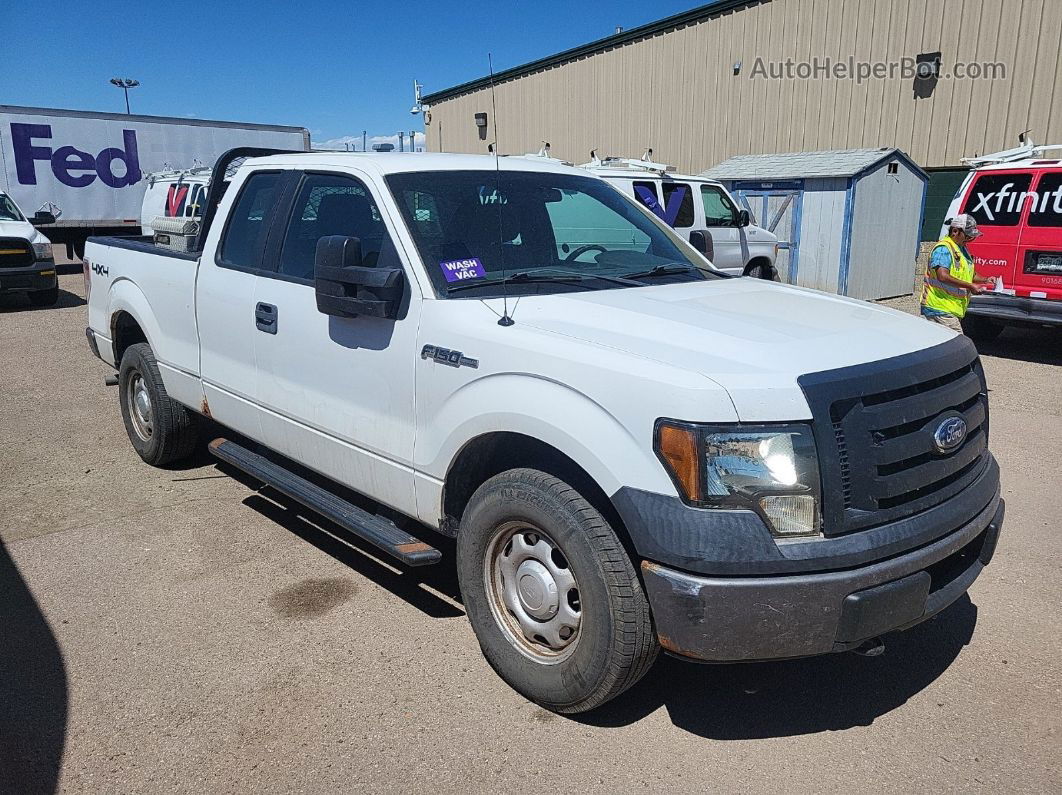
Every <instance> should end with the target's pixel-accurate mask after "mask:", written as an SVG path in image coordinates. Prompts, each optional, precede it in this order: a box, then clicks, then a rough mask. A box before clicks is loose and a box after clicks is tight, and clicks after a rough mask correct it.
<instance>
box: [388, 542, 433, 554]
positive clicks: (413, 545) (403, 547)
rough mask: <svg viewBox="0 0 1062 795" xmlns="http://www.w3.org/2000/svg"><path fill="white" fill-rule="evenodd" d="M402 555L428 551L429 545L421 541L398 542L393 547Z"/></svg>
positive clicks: (429, 549)
mask: <svg viewBox="0 0 1062 795" xmlns="http://www.w3.org/2000/svg"><path fill="white" fill-rule="evenodd" d="M395 549H396V550H398V551H399V552H400V553H402V554H403V555H412V554H414V553H417V552H429V551H431V547H430V546H429V545H427V544H425V543H424V542H423V541H414V542H410V543H408V544H399V545H398V546H396V547H395Z"/></svg>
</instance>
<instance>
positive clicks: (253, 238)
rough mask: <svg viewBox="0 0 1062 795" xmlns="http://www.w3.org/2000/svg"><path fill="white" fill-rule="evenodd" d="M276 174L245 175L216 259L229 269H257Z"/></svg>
mask: <svg viewBox="0 0 1062 795" xmlns="http://www.w3.org/2000/svg"><path fill="white" fill-rule="evenodd" d="M280 177H281V175H280V173H279V172H276V171H271V172H259V173H256V174H252V175H251V176H250V177H248V178H247V181H246V182H245V183H244V184H243V188H242V189H241V190H240V195H239V197H238V198H237V199H236V203H235V204H234V205H233V207H232V211H231V212H230V213H229V221H228V226H226V228H225V238H224V239H223V240H222V241H221V250H220V252H219V254H218V262H219V264H221V265H227V266H229V267H233V268H254V269H257V268H260V267H261V263H262V248H263V246H264V245H265V237H266V229H267V228H268V226H269V224H268V220H269V215H270V211H271V210H272V209H273V202H274V200H275V196H276V193H277V189H278V188H279V185H280Z"/></svg>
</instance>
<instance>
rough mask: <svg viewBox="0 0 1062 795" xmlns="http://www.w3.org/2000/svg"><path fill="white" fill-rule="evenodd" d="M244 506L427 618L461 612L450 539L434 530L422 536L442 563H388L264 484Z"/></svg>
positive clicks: (351, 534)
mask: <svg viewBox="0 0 1062 795" xmlns="http://www.w3.org/2000/svg"><path fill="white" fill-rule="evenodd" d="M243 503H244V505H246V506H247V507H249V508H252V509H254V510H255V511H258V513H260V514H262V515H263V516H264V517H266V518H267V519H269V520H270V521H272V522H275V523H276V524H278V525H280V526H281V527H283V528H285V529H286V530H288V531H290V532H291V533H293V534H294V535H296V536H298V537H299V538H301V539H302V540H303V541H306V542H307V543H309V544H312V545H313V546H315V547H317V549H319V550H321V551H322V552H324V553H325V554H326V555H329V556H331V557H333V558H335V559H336V560H337V561H339V562H340V563H342V564H343V565H345V566H347V567H349V568H350V569H351V570H352V571H354V572H356V573H357V574H359V575H361V576H362V577H364V578H365V579H367V580H369V581H370V582H374V583H376V584H377V585H379V586H380V587H381V588H386V589H387V590H388V591H390V592H391V593H393V594H394V595H395V596H398V597H399V598H401V599H404V600H405V601H407V602H408V603H409V604H411V605H412V606H413V607H415V608H417V609H418V610H420V611H421V612H423V613H424V614H426V615H428V616H431V617H432V618H455V617H457V616H463V615H464V611H463V610H462V609H460V607H458V605H459V604H460V588H459V587H458V584H457V571H456V569H455V568H454V566H453V564H452V562H451V561H453V560H454V557H455V556H454V542H453V540H452V539H448V538H444V537H442V536H438V535H435V534H433V535H432V537H431V538H428V539H426V540H427V541H428V543H430V544H432V545H433V546H435V547H436V548H437V549H439V551H440V552H442V554H443V563H441V564H438V565H435V566H425V567H423V568H420V569H408V568H404V567H403V568H399V567H398V566H397V565H395V566H392V565H391V564H390V563H389V562H387V561H388V559H387V556H386V555H384V553H382V552H380V551H378V550H376V549H375V547H373V546H372V545H371V544H369V543H367V542H365V541H362V540H361V539H360V538H358V537H357V536H355V535H354V534H353V533H350V532H349V531H347V530H345V529H343V528H342V527H340V526H338V525H336V524H333V523H332V522H329V521H328V520H327V519H324V518H322V517H320V516H318V515H316V514H315V513H313V512H312V511H309V510H307V509H305V508H303V507H302V506H301V505H299V504H298V503H296V502H295V501H294V500H290V499H288V498H287V497H285V496H284V495H283V494H280V493H279V492H277V491H274V490H273V489H270V488H269V487H268V486H266V487H263V488H262V489H261V490H260V491H259V492H258V493H256V494H252V495H251V496H249V497H247V498H246V499H244V501H243Z"/></svg>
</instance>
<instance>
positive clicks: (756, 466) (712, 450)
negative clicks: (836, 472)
mask: <svg viewBox="0 0 1062 795" xmlns="http://www.w3.org/2000/svg"><path fill="white" fill-rule="evenodd" d="M655 448H656V453H657V455H658V456H659V457H660V460H661V461H662V462H663V463H664V467H665V468H666V469H667V471H668V473H669V474H670V475H671V479H672V480H673V481H674V483H675V486H676V487H677V488H678V490H679V494H681V495H682V496H683V498H684V499H685V500H686V502H688V503H690V504H691V505H696V506H698V507H704V508H711V507H717V508H722V507H725V508H750V509H752V510H754V511H756V512H757V513H758V514H760V516H762V517H763V519H764V521H766V522H767V526H768V527H769V528H770V529H771V532H772V533H774V534H775V535H776V536H782V537H794V536H809V535H817V534H818V532H819V501H820V493H821V488H820V485H819V463H818V457H817V456H816V454H815V440H814V438H813V437H812V434H811V428H810V427H808V426H807V425H747V426H730V427H726V428H720V427H712V426H705V425H692V424H685V423H677V422H671V421H667V420H661V421H659V422H657V425H656V441H655Z"/></svg>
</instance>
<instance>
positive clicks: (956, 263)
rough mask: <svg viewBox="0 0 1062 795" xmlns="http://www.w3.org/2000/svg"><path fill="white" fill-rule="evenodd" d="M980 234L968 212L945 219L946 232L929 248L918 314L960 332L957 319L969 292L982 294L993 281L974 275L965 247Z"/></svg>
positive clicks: (968, 301)
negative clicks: (920, 308)
mask: <svg viewBox="0 0 1062 795" xmlns="http://www.w3.org/2000/svg"><path fill="white" fill-rule="evenodd" d="M980 234H981V231H980V230H979V229H978V228H977V221H975V220H974V219H973V216H971V215H956V216H955V217H954V218H952V219H951V220H950V221H948V234H947V235H946V236H944V237H942V238H941V239H940V241H939V243H938V244H937V246H936V248H934V249H933V254H932V255H931V257H930V260H929V266H928V267H927V268H926V276H925V283H924V285H923V286H922V317H924V318H925V319H926V320H931V321H933V322H934V323H940V324H941V325H942V326H947V327H948V328H950V329H952V330H953V331H958V332H959V333H960V334H961V333H962V326H961V325H960V324H959V320H960V319H961V318H962V317H963V316H964V315H965V314H966V307H967V306H968V305H969V303H970V293H983V292H985V291H986V290H988V289H991V288H992V287H993V286H995V282H996V280H995V279H994V278H993V277H991V276H978V275H977V273H976V272H975V271H974V261H973V255H972V254H970V252H969V250H968V249H967V248H966V244H967V243H969V242H970V241H971V240H974V239H975V238H977V237H979V236H980ZM985 285H988V286H987V287H986V286H985Z"/></svg>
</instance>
